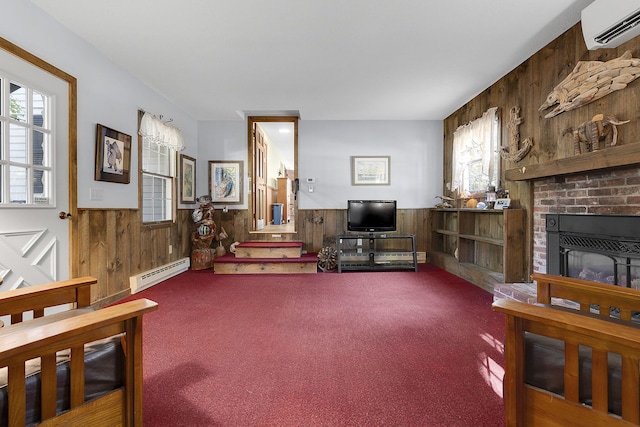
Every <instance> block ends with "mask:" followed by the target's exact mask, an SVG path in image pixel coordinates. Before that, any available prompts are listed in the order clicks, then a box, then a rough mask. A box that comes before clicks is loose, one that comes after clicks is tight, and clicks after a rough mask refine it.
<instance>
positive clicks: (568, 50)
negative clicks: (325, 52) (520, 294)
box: [442, 23, 640, 277]
mask: <svg viewBox="0 0 640 427" xmlns="http://www.w3.org/2000/svg"><path fill="white" fill-rule="evenodd" d="M626 50H631V52H632V54H633V57H634V58H637V57H639V56H640V38H636V39H633V40H630V41H629V42H627V43H625V44H623V45H622V46H620V47H618V48H616V49H599V50H596V51H589V50H587V48H586V46H585V43H584V39H583V36H582V29H581V26H580V23H578V24H576V25H575V26H574V27H572V28H571V29H569V30H568V31H567V32H565V33H564V34H562V35H561V36H560V37H558V38H557V39H556V40H554V41H553V42H551V43H550V44H549V45H547V46H545V47H544V48H543V49H541V50H540V51H538V52H537V53H536V54H534V55H533V56H532V57H530V58H529V59H528V60H526V61H525V62H524V63H522V64H521V65H520V66H518V67H517V68H515V69H514V70H513V71H511V72H510V73H509V74H507V75H506V76H504V77H503V78H501V79H500V80H498V81H497V82H496V83H495V84H493V85H492V86H491V87H489V88H487V89H486V90H484V91H483V92H482V93H481V94H479V95H478V96H476V97H475V98H474V99H472V100H471V101H469V102H467V103H466V104H465V105H463V106H462V107H460V108H459V109H458V110H457V111H455V112H454V113H453V114H452V115H451V116H449V117H447V118H446V119H445V121H444V182H443V187H442V188H443V194H449V195H450V196H453V197H455V195H454V194H451V193H450V192H447V190H446V188H447V186H446V183H450V182H452V171H451V154H452V147H453V133H454V131H455V130H456V128H457V127H458V126H460V125H462V124H465V123H468V122H470V121H472V120H474V119H476V118H478V117H480V116H481V115H482V113H484V112H485V111H486V110H487V109H489V108H491V107H496V106H497V107H499V109H500V110H499V111H500V113H499V114H500V116H501V121H502V135H501V137H502V144H503V145H506V144H508V138H509V133H508V128H507V123H508V120H509V110H510V109H511V108H512V107H520V108H521V111H520V115H521V116H522V118H523V119H524V121H523V123H522V124H521V125H520V138H521V140H524V139H525V138H532V139H533V144H534V145H533V148H532V150H531V152H530V153H529V155H528V156H526V157H525V158H524V159H523V160H521V161H520V162H515V163H511V162H506V161H504V160H503V161H502V165H501V176H502V182H501V186H502V187H503V188H505V189H507V190H509V192H510V196H511V198H512V201H513V204H514V207H520V208H523V209H525V210H526V211H527V215H526V216H527V221H526V222H527V225H526V230H525V232H526V258H527V265H528V271H527V273H528V274H527V277H528V276H529V274H530V273H531V272H532V251H533V243H532V233H533V212H534V209H535V206H534V201H533V187H532V181H506V180H504V171H505V170H507V169H513V168H521V167H523V166H524V167H526V166H527V165H533V164H540V163H545V162H548V161H552V160H555V159H561V158H566V157H570V156H573V138H572V135H571V130H572V129H573V128H575V127H577V126H578V125H580V124H581V123H583V122H586V121H589V120H591V118H592V117H593V116H595V115H596V114H599V113H605V114H607V113H610V114H613V115H615V116H616V117H617V118H618V119H622V120H631V122H630V123H628V124H625V125H622V126H618V131H619V135H618V144H630V143H635V142H640V120H638V118H639V117H640V110H639V109H638V100H639V99H640V79H639V80H636V81H634V82H632V83H630V84H629V86H628V87H627V88H625V89H623V90H621V91H617V92H614V93H612V94H610V95H607V96H605V97H604V98H601V99H600V100H598V101H595V102H593V103H591V104H589V105H586V106H583V107H580V108H577V109H575V110H573V111H568V112H565V113H562V114H560V115H558V116H556V117H553V118H550V119H546V118H544V114H545V113H546V112H540V111H538V108H539V107H540V105H542V103H543V102H544V100H545V99H546V97H547V95H548V94H549V92H551V91H552V90H553V88H554V87H555V86H556V85H557V84H558V83H560V82H561V81H562V80H563V79H564V78H565V77H566V76H567V75H568V74H569V73H571V71H573V68H574V67H575V65H576V64H577V62H578V61H608V60H611V59H614V58H617V57H619V56H621V55H622V54H623V53H624V52H625V51H626ZM487 54H492V53H487ZM494 54H500V53H499V52H494Z"/></svg>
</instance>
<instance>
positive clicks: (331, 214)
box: [214, 209, 430, 252]
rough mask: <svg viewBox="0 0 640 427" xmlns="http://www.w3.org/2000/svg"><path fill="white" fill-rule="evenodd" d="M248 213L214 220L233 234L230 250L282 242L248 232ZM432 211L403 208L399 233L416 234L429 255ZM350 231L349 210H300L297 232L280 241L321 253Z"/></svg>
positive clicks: (228, 214) (232, 213)
mask: <svg viewBox="0 0 640 427" xmlns="http://www.w3.org/2000/svg"><path fill="white" fill-rule="evenodd" d="M247 215H248V211H246V210H230V211H229V212H226V213H225V212H222V211H220V210H216V211H215V213H214V220H215V222H216V226H217V227H218V228H220V227H224V229H225V231H226V232H227V234H228V235H229V238H228V239H226V240H225V241H224V242H223V243H224V245H225V246H226V247H227V249H228V247H229V245H230V244H231V243H233V242H234V241H238V242H243V241H248V240H272V241H273V240H278V238H274V237H273V234H272V233H251V234H249V232H248V231H247V230H248V229H249V228H248V225H249V219H248V217H247ZM428 215H429V209H399V210H398V217H397V228H398V229H397V231H396V233H397V234H415V235H416V247H417V250H418V251H419V252H425V251H426V250H427V249H426V248H427V247H428V241H427V239H428V238H429V235H430V233H429V230H428V224H429V218H428ZM346 232H347V211H346V209H300V210H298V216H297V218H296V233H291V234H281V237H280V238H279V239H281V240H284V241H288V240H297V241H301V242H303V247H302V248H303V250H306V251H307V252H318V251H319V250H320V249H322V247H324V246H334V247H335V244H336V237H337V236H339V235H340V234H345V233H346Z"/></svg>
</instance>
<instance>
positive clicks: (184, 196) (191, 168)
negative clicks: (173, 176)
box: [180, 154, 197, 204]
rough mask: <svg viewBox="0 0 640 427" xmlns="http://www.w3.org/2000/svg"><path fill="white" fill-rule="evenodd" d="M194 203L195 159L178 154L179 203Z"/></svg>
mask: <svg viewBox="0 0 640 427" xmlns="http://www.w3.org/2000/svg"><path fill="white" fill-rule="evenodd" d="M196 201H197V200H196V159H194V158H193V157H189V156H187V155H185V154H180V203H183V204H194V203H196Z"/></svg>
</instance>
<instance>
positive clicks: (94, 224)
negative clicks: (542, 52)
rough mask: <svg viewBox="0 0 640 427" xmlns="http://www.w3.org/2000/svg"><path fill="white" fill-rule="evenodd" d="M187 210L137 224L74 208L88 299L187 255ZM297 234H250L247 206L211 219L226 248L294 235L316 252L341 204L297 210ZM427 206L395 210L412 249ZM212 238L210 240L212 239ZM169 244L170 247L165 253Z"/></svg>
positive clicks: (340, 218)
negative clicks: (170, 219) (89, 279)
mask: <svg viewBox="0 0 640 427" xmlns="http://www.w3.org/2000/svg"><path fill="white" fill-rule="evenodd" d="M191 211H192V210H191V209H179V210H178V211H177V218H176V222H175V223H172V224H169V225H157V226H146V225H142V223H141V222H140V218H139V213H138V210H136V209H78V216H77V218H76V219H75V221H78V230H79V232H78V242H76V249H75V250H74V253H73V254H72V264H73V265H72V271H73V272H74V275H76V276H93V277H96V278H97V279H98V284H97V285H95V287H94V289H93V290H92V298H91V300H92V304H93V305H94V306H96V307H102V306H105V305H107V304H110V303H112V302H114V301H117V300H119V299H122V298H124V297H126V296H128V295H129V293H130V288H129V277H130V276H133V275H135V274H139V273H142V272H144V271H147V270H151V269H153V268H156V267H159V266H162V265H165V264H167V263H170V262H172V261H176V260H178V259H180V258H184V257H189V256H190V251H191V233H192V231H193V222H192V220H191ZM297 215H298V217H297V219H296V221H295V223H296V231H297V232H296V233H292V234H281V235H280V236H281V237H279V238H274V237H273V235H272V234H254V233H251V234H249V213H248V211H247V210H229V211H228V212H222V210H220V209H216V211H215V213H214V220H215V223H216V226H217V228H218V232H219V231H220V229H221V227H224V229H225V231H226V232H227V234H228V235H229V237H228V238H227V239H225V240H224V241H223V245H224V246H225V247H226V249H227V251H229V246H230V245H231V243H233V242H236V241H238V242H246V241H249V240H278V239H279V240H284V241H291V240H298V241H301V242H302V243H303V250H305V251H307V252H318V251H319V250H320V249H321V248H322V247H324V246H328V245H331V246H334V247H335V244H336V237H337V236H338V235H340V234H345V233H346V230H347V211H346V209H313V210H304V209H301V210H298V214H297ZM428 224H429V209H399V210H398V218H397V226H398V231H397V233H399V234H415V235H416V249H417V251H418V252H426V250H427V248H428V247H429V242H428V239H429V238H430V233H429V229H428ZM214 243H215V242H214ZM169 245H171V246H172V252H171V253H169Z"/></svg>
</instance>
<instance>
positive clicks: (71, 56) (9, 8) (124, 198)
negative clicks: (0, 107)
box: [0, 0, 197, 209]
mask: <svg viewBox="0 0 640 427" xmlns="http://www.w3.org/2000/svg"><path fill="white" fill-rule="evenodd" d="M2 10H3V19H2V25H0V36H2V37H3V38H5V39H7V40H9V41H10V42H12V43H14V44H16V45H18V46H20V47H21V48H23V49H25V50H27V51H29V52H31V53H33V54H35V55H36V56H38V57H40V58H42V59H43V60H45V61H47V62H49V63H51V64H52V65H54V66H56V67H58V68H60V69H61V70H63V71H65V72H66V73H68V74H70V75H72V76H74V77H75V78H76V79H77V80H78V207H80V208H128V209H131V208H133V209H135V208H138V139H137V129H138V122H137V118H138V114H137V111H138V109H144V110H145V111H149V112H152V113H155V114H162V115H164V116H165V117H167V118H169V117H170V118H173V120H174V121H173V124H174V125H175V126H177V127H179V128H180V129H182V131H183V133H184V138H185V143H186V145H187V149H186V150H185V151H184V152H183V153H184V154H188V155H190V156H192V157H196V153H197V122H196V121H195V120H194V119H193V118H191V117H190V116H189V115H188V114H186V113H185V112H184V110H182V109H181V108H179V107H177V106H176V105H174V104H172V103H171V102H169V101H168V100H167V99H165V98H163V97H162V96H160V95H159V94H158V93H157V92H155V91H154V90H152V89H151V88H149V87H148V86H146V85H145V84H144V83H143V82H141V81H140V80H137V79H136V78H134V77H133V76H132V75H131V74H129V73H127V72H126V71H124V70H123V69H122V68H120V67H118V66H116V65H115V64H113V63H112V62H110V61H109V60H108V59H107V58H105V57H104V56H102V55H100V54H99V53H98V52H97V51H96V50H95V49H94V48H93V47H92V46H91V45H89V44H87V43H86V42H85V41H83V40H82V39H80V38H79V37H77V36H76V35H75V34H73V33H71V32H70V31H69V30H67V29H66V28H64V27H63V26H62V25H60V24H59V23H58V22H57V21H55V20H54V19H53V18H51V17H50V16H49V15H47V14H45V13H44V12H42V11H41V10H40V9H39V8H38V7H36V6H35V5H33V4H32V3H31V2H30V1H25V0H2ZM1 66H2V65H1V64H0V67H1ZM98 123H100V124H102V125H104V126H107V127H110V128H112V129H116V130H118V131H120V132H123V133H126V134H129V135H131V137H132V153H131V154H132V155H131V182H130V184H115V183H109V182H103V181H95V180H94V168H95V145H96V125H97V124H98ZM92 188H93V189H98V190H102V193H103V200H96V201H93V200H89V192H90V189H92ZM187 207H188V206H187Z"/></svg>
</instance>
